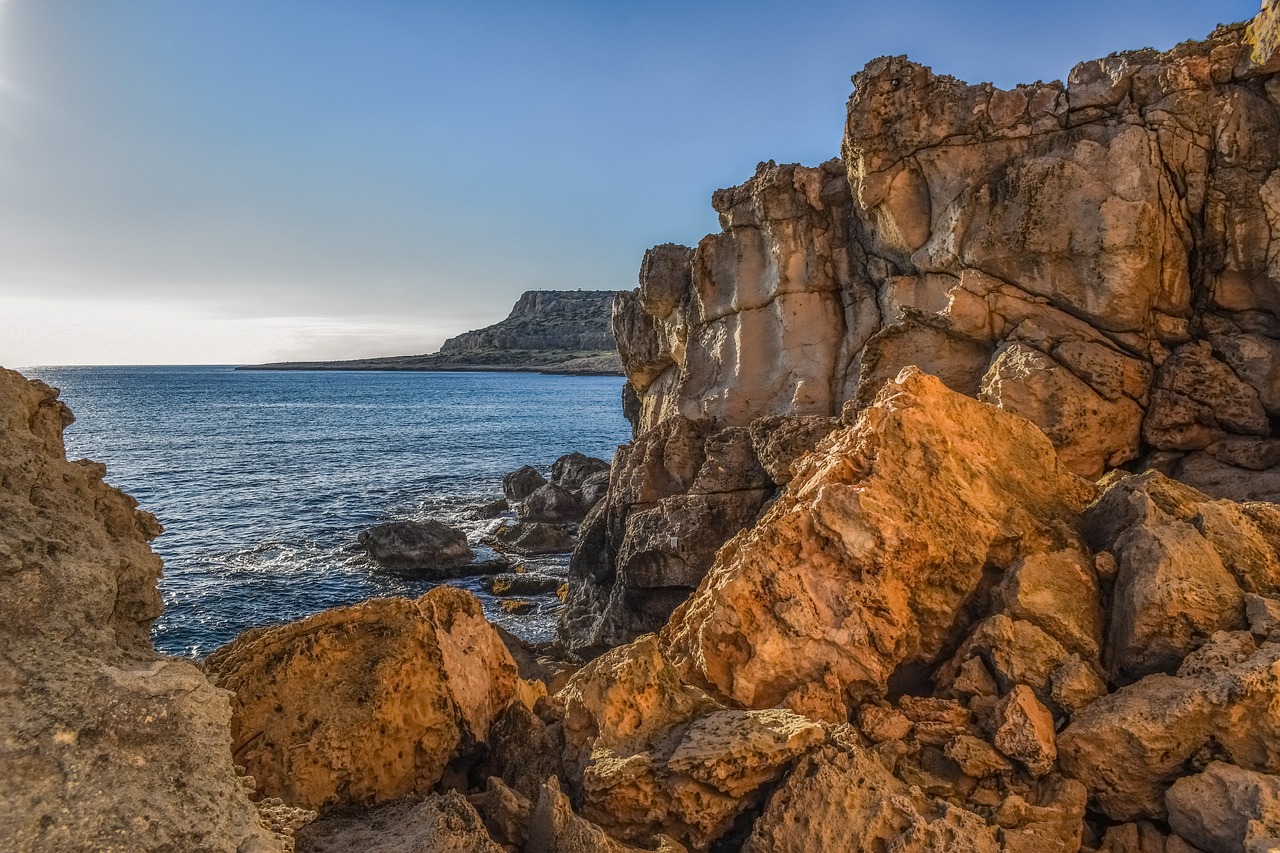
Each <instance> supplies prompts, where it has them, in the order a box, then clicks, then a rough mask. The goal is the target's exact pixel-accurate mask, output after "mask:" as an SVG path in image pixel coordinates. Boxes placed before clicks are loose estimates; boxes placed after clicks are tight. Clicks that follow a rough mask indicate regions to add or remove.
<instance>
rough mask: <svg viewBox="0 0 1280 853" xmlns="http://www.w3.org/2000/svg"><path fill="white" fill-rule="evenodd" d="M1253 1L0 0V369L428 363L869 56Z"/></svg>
mask: <svg viewBox="0 0 1280 853" xmlns="http://www.w3.org/2000/svg"><path fill="white" fill-rule="evenodd" d="M1256 9H1257V3H1256V0H1248V2H1235V0H1230V1H1228V0H1217V1H1216V2H1204V0H1200V1H1199V2H1184V1H1183V0H1164V2H1154V0H1131V1H1130V2H1127V3H1123V4H1115V3H1112V2H1097V1H1096V0H1082V2H1075V3H1070V4H1043V3H1025V4H1018V3H1012V2H994V0H993V1H992V2H971V3H960V2H954V0H952V2H897V3H892V2H881V3H875V4H870V3H867V4H859V3H847V2H845V3H839V2H807V0H800V2H790V3H764V2H754V0H738V2H720V0H715V1H714V2H701V3H699V2H682V3H676V2H667V0H656V2H647V3H604V2H597V3H588V2H573V1H572V0H559V1H558V2H557V0H550V2H543V3H516V2H497V0H472V2H465V3H462V2H458V3H437V2H430V0H422V2H409V0H305V2H303V0H199V2H197V0H0V364H4V365H6V366H22V365H33V364H72V363H238V362H246V361H261V360H269V359H283V358H346V357H356V356H360V355H389V354H400V353H415V352H426V351H431V350H434V349H435V348H436V347H437V346H438V345H439V344H440V342H441V341H442V340H443V339H444V338H445V337H447V336H448V335H451V334H454V333H457V332H459V331H464V330H466V329H469V328H474V327H477V326H481V325H485V324H487V323H489V322H493V321H495V320H497V319H499V318H500V317H502V316H504V315H505V313H506V312H507V310H508V309H509V308H510V306H511V304H512V303H513V302H514V301H515V299H516V297H517V296H518V295H519V294H520V293H521V292H522V291H524V290H528V289H535V288H560V289H572V288H584V289H622V288H629V287H632V286H634V284H635V274H636V270H637V268H638V266H639V261H640V257H641V255H642V254H643V252H644V250H645V249H646V248H647V247H649V246H651V245H653V244H655V243H660V242H667V241H672V242H682V243H687V244H691V245H692V244H696V242H697V241H698V239H700V238H701V237H702V235H703V234H705V233H707V232H709V231H712V230H715V229H716V222H715V217H714V214H713V212H712V211H711V208H710V205H709V198H710V194H711V192H712V191H713V190H715V189H717V188H719V187H723V186H729V185H732V184H736V183H740V182H741V181H742V180H744V179H746V178H747V177H748V176H750V174H751V173H752V172H753V170H754V168H755V164H756V163H757V162H758V161H760V160H766V159H774V160H777V161H778V162H804V163H811V164H812V163H818V162H821V161H822V160H825V159H827V158H829V157H832V156H835V155H836V154H837V153H838V150H839V144H840V135H841V132H842V129H843V113H844V103H845V99H846V98H847V97H848V95H849V92H850V84H849V76H850V75H851V74H852V73H854V72H855V71H857V70H858V69H860V68H861V67H862V66H863V65H864V64H865V63H866V62H867V61H868V60H870V59H872V58H874V57H876V56H879V55H883V54H907V55H909V56H911V57H912V58H913V59H916V60H917V61H920V62H924V63H926V64H928V65H931V66H932V67H933V68H934V70H935V71H938V72H939V73H947V74H953V75H955V76H957V77H961V78H963V79H967V80H970V81H973V82H980V81H991V82H994V83H996V84H997V85H1001V86H1012V85H1013V84H1015V83H1018V82H1029V81H1032V80H1037V79H1044V80H1051V79H1061V78H1064V77H1065V76H1066V74H1067V72H1068V70H1069V69H1070V67H1071V66H1072V65H1073V64H1074V63H1075V62H1077V61H1080V60H1085V59H1091V58H1095V57H1098V56H1103V55H1106V54H1108V53H1110V52H1112V51H1116V50H1123V49H1130V48H1138V47H1145V46H1151V47H1157V48H1167V47H1170V46H1172V45H1173V44H1175V43H1177V42H1179V41H1182V40H1185V39H1189V38H1199V37H1202V36H1204V35H1206V34H1207V33H1208V32H1209V31H1210V30H1211V29H1212V28H1213V26H1214V25H1215V24H1217V23H1218V22H1229V21H1236V20H1243V19H1246V18H1248V17H1250V16H1251V15H1252V14H1253V13H1254V12H1255V11H1256Z"/></svg>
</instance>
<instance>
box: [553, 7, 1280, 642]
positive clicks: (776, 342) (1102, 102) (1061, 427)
mask: <svg viewBox="0 0 1280 853" xmlns="http://www.w3.org/2000/svg"><path fill="white" fill-rule="evenodd" d="M1277 19H1280V15H1277V13H1276V11H1275V8H1274V4H1270V5H1269V6H1267V7H1266V8H1264V11H1263V13H1262V14H1261V15H1259V16H1258V18H1257V19H1255V21H1253V22H1252V23H1251V24H1249V25H1247V26H1246V25H1244V24H1241V25H1235V26H1229V27H1222V28H1219V29H1218V30H1217V31H1215V32H1214V33H1213V34H1212V35H1211V36H1210V37H1209V38H1208V39H1206V40H1205V41H1203V42H1188V43H1186V44H1183V45H1179V46H1178V47H1176V48H1174V49H1173V50H1171V51H1169V52H1167V53H1157V52H1155V51H1151V50H1143V51H1136V52H1131V53H1124V54H1118V55H1114V56H1110V57H1107V58H1105V59H1100V60H1095V61H1091V62H1085V63H1082V64H1080V65H1078V66H1077V67H1076V68H1074V69H1073V70H1072V72H1071V74H1070V75H1069V77H1068V80H1067V82H1066V83H1065V84H1063V83H1059V82H1053V83H1036V84H1033V85H1027V86H1019V87H1016V88H1014V89H1012V90H1009V91H1004V90H1000V89H997V88H995V87H994V86H991V85H989V84H983V85H976V86H975V85H969V84H967V83H964V82H962V81H959V80H956V79H954V78H951V77H945V76H941V75H936V74H934V73H933V72H932V71H931V70H930V69H929V68H926V67H924V66H921V65H919V64H916V63H913V62H911V61H909V60H907V59H906V58H904V57H886V58H881V59H877V60H875V61H873V62H871V63H869V64H868V65H867V66H866V68H864V69H863V70H862V71H861V72H859V73H858V74H856V75H855V76H854V78H853V83H854V92H853V96H852V97H851V98H850V100H849V104H848V122H847V124H846V128H845V135H844V142H843V148H842V159H841V160H834V161H830V162H828V163H824V164H822V165H821V166H818V167H814V168H809V167H804V166H795V165H781V166H780V165H776V164H774V163H771V162H770V163H763V164H761V165H760V167H759V168H758V169H757V172H756V174H755V175H754V176H753V177H752V178H751V179H750V180H748V181H747V182H746V183H745V184H743V185H741V186H739V187H735V188H732V189H728V190H721V191H719V192H717V193H716V194H715V196H714V198H713V200H712V204H713V206H714V207H715V208H716V210H717V211H718V212H719V214H720V223H721V227H722V230H721V232H720V233H718V234H713V235H710V236H708V237H706V238H704V239H703V240H702V242H701V243H700V244H699V245H698V247H697V248H696V249H690V248H687V247H683V246H674V245H664V246H658V247H655V248H654V249H651V250H650V251H649V252H648V253H647V254H646V256H645V258H644V262H643V264H642V267H641V271H640V286H639V288H638V289H637V290H636V291H634V292H633V293H630V294H623V295H621V296H620V297H619V298H618V300H617V301H616V302H615V305H614V330H615V335H616V337H617V340H618V348H619V352H620V353H621V355H622V359H623V363H624V366H625V368H626V372H627V377H628V380H629V387H628V389H627V393H626V395H625V396H626V398H627V399H628V401H629V403H630V405H629V407H628V410H629V413H630V416H631V417H632V421H633V425H634V427H635V431H636V441H635V443H634V444H633V445H632V448H633V450H632V451H631V452H630V454H627V453H625V452H624V454H623V455H622V456H620V458H621V459H623V463H622V464H621V466H619V468H618V469H617V470H615V476H614V485H613V486H612V487H611V489H610V493H609V496H608V497H607V498H606V500H605V501H604V502H602V507H603V509H599V508H598V511H597V513H596V514H595V515H594V516H593V518H589V519H588V521H587V531H588V533H589V535H588V536H584V539H583V544H582V545H581V547H580V549H579V553H578V555H577V556H576V557H575V560H574V570H573V577H574V580H575V584H574V585H573V586H574V587H576V589H574V588H572V587H571V598H570V602H569V607H568V609H567V611H566V618H565V620H564V623H563V631H562V634H563V635H564V636H565V638H566V639H567V640H569V641H570V643H571V644H574V645H575V646H576V647H578V648H579V649H581V650H583V651H589V652H595V651H599V650H600V649H603V648H606V647H608V646H611V645H614V644H616V643H617V642H620V641H622V640H625V639H627V638H629V637H632V636H636V634H637V633H639V632H642V631H647V630H656V629H657V628H658V627H659V626H660V625H661V624H662V623H663V621H664V620H665V619H666V617H667V615H669V613H670V612H671V609H672V607H674V606H675V604H676V603H678V602H679V601H680V600H682V599H683V598H684V597H685V596H686V595H687V590H688V589H689V588H690V585H691V584H696V580H697V578H699V577H700V576H701V575H703V574H705V572H706V570H707V568H708V567H709V566H710V556H712V555H713V554H714V551H715V549H716V548H717V547H719V546H720V545H721V544H722V543H723V542H724V541H726V540H727V538H728V536H730V535H732V533H733V532H734V531H735V530H737V529H741V528H742V527H745V526H747V525H749V524H750V523H751V521H752V520H753V518H754V516H755V515H756V514H757V513H758V512H759V508H760V507H763V506H764V505H765V503H766V501H767V500H768V499H769V496H770V495H771V494H772V490H773V489H776V488H777V487H778V486H780V485H782V484H783V483H785V482H787V480H788V478H789V476H790V470H789V464H790V461H791V460H792V459H794V458H795V456H798V455H799V454H801V453H803V452H804V451H806V450H808V449H811V448H812V447H813V444H814V442H816V441H817V440H818V439H819V438H820V437H821V434H822V433H823V432H824V431H825V430H829V429H830V428H831V426H832V425H834V423H835V419H836V416H838V415H839V414H840V412H841V411H842V409H843V407H844V406H845V405H846V404H850V403H852V404H853V405H854V407H855V409H861V408H863V407H865V406H867V405H868V404H869V403H870V402H871V398H872V396H873V395H874V393H875V391H876V390H877V389H878V388H879V387H880V386H881V385H882V384H883V383H884V382H885V381H886V380H889V379H892V378H893V377H895V376H897V375H898V373H899V371H901V370H902V368H904V367H906V366H909V365H915V366H918V367H920V368H921V369H922V370H924V371H926V372H928V373H931V374H934V375H935V376H938V377H939V378H940V379H942V381H943V382H944V383H945V384H946V385H947V386H949V387H950V388H952V389H954V390H957V391H960V392H962V393H964V394H967V395H970V396H973V397H976V398H977V399H980V400H982V401H984V402H986V403H989V404H991V405H994V406H996V407H999V408H1001V409H1004V410H1006V411H1010V412H1013V413H1015V414H1018V415H1021V416H1022V417H1025V418H1027V419H1028V420H1030V421H1032V422H1033V423H1034V424H1035V425H1036V426H1037V427H1039V428H1040V429H1041V430H1042V431H1043V432H1044V433H1045V435H1047V436H1048V438H1049V440H1050V441H1051V442H1052V444H1053V446H1054V448H1055V449H1056V450H1057V452H1058V454H1059V456H1060V458H1061V459H1062V460H1063V462H1064V463H1065V465H1066V466H1067V468H1068V469H1069V470H1071V471H1072V472H1073V473H1075V474H1078V475H1080V476H1082V477H1086V478H1089V479H1096V478H1098V477H1100V476H1102V475H1103V474H1104V473H1105V472H1107V471H1109V470H1112V469H1114V468H1116V467H1119V466H1126V467H1131V466H1152V467H1156V468H1158V469H1159V470H1161V471H1163V472H1165V473H1166V474H1169V475H1171V476H1174V477H1176V478H1178V479H1180V480H1183V481H1185V482H1188V483H1190V484H1192V485H1195V486H1197V487H1200V488H1202V489H1204V490H1205V491H1207V492H1208V493H1209V494H1211V495H1213V496H1215V497H1226V498H1232V499H1236V500H1257V499H1276V498H1280V439H1278V438H1277V437H1276V436H1275V427H1274V424H1275V423H1276V419H1277V418H1278V417H1280V379H1278V378H1277V377H1280V249H1278V248H1277V247H1280V169H1278V166H1280V142H1278V141H1277V140H1278V139H1280V78H1277V77H1276V76H1275V72H1276V70H1277V69H1276V67H1275V66H1276V60H1275V57H1274V53H1275V44H1276V39H1275V27H1276V20H1277ZM796 418H803V419H809V425H808V426H807V427H806V429H805V430H797V429H795V427H794V422H793V421H790V420H788V419H796ZM679 423H683V424H686V426H673V424H679ZM733 428H746V429H747V432H748V433H749V435H750V436H751V438H752V443H751V449H752V450H753V451H754V452H755V454H756V457H757V461H758V462H759V463H761V465H762V467H764V468H765V470H766V472H767V474H768V476H767V479H766V480H765V481H764V482H763V483H760V482H756V483H752V484H751V485H750V488H751V489H754V490H759V491H760V494H761V495H763V497H762V498H761V499H759V500H755V499H752V500H750V501H748V500H744V499H743V498H742V497H741V493H739V495H738V497H736V498H735V501H734V505H733V509H732V510H730V511H725V512H718V511H717V512H716V513H715V514H716V518H717V519H719V521H720V524H719V527H718V528H717V529H716V530H715V531H714V532H712V533H707V534H705V535H702V536H701V537H699V538H698V542H697V546H696V548H695V547H693V546H692V545H691V544H690V538H691V537H689V536H687V535H685V534H682V533H681V532H680V531H681V527H682V519H684V518H685V517H686V516H687V512H686V509H685V508H683V507H681V506H680V504H681V501H684V500H687V498H688V496H689V495H691V494H694V493H695V490H694V489H693V488H692V483H693V479H694V478H693V475H692V474H690V475H689V476H687V477H684V478H683V479H682V478H681V477H672V478H668V480H667V481H666V482H665V485H664V488H663V489H661V490H660V492H661V493H660V494H659V493H655V494H653V495H651V496H649V497H644V498H641V497H639V496H637V495H636V494H635V493H634V490H632V489H630V488H629V485H628V484H629V483H631V482H633V480H634V476H633V473H634V472H633V470H632V469H636V470H638V468H639V467H643V466H644V465H650V464H652V460H653V459H654V458H655V456H657V457H662V456H664V455H671V456H674V457H681V458H682V457H683V456H684V455H687V454H684V453H683V451H670V450H667V449H666V441H665V439H663V438H662V436H669V435H672V434H674V433H676V432H688V431H690V430H693V431H696V432H697V433H698V434H699V435H705V436H711V435H717V434H719V433H720V432H721V431H725V430H732V429H733ZM775 434H781V435H784V436H788V437H797V438H802V439H803V440H801V441H799V442H798V444H797V447H796V449H795V453H794V455H792V456H789V457H787V461H786V463H785V464H783V465H782V466H778V465H777V464H772V463H771V462H770V457H772V456H775V455H776V454H777V451H778V444H779V441H778V440H777V439H775V438H774V435H775ZM645 446H656V447H657V449H656V450H645V451H642V450H640V448H643V447H645ZM718 446H719V447H725V448H732V449H731V450H725V451H720V450H717V449H715V448H705V447H704V448H701V449H699V452H698V453H695V454H694V456H696V457H697V461H698V464H699V465H705V466H709V467H716V466H717V465H718V464H726V463H727V460H729V459H730V458H732V459H733V460H735V461H734V462H733V463H732V464H733V465H738V464H740V463H741V456H740V452H741V446H740V445H734V444H733V442H729V441H725V442H721V443H720V444H719V445H718ZM724 453H734V454H739V455H736V456H732V457H730V456H726V455H723V454H724ZM645 460H648V461H645ZM629 466H630V467H629ZM669 467H671V466H669ZM674 467H675V468H678V467H679V466H678V465H676V466H674ZM747 467H748V468H749V467H750V466H749V465H748V466H747ZM629 472H631V473H629ZM659 501H661V502H663V503H662V512H663V515H664V517H665V519H666V521H664V523H663V524H662V525H654V524H652V523H648V524H646V523H644V522H642V521H641V520H639V518H638V517H639V516H641V515H643V514H644V513H645V512H651V511H652V510H653V509H654V508H655V507H656V506H657V503H658V502H659ZM624 541H625V542H626V543H627V544H626V548H625V549H624V548H623V543H624ZM651 549H656V550H659V551H662V552H663V553H665V554H667V555H673V554H683V555H685V571H684V572H683V574H682V575H681V577H680V579H679V582H678V583H655V582H654V581H653V580H652V579H651V578H650V579H645V577H644V576H643V572H640V571H638V570H636V569H633V567H632V564H628V562H627V561H626V560H624V559H620V555H621V554H622V553H623V551H624V550H625V551H626V552H627V553H631V554H634V553H643V552H646V551H648V550H651ZM695 551H697V554H698V555H697V556H694V552H695ZM637 565H638V564H637ZM651 574H652V573H651V572H650V575H651Z"/></svg>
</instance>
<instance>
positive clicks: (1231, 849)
mask: <svg viewBox="0 0 1280 853" xmlns="http://www.w3.org/2000/svg"><path fill="white" fill-rule="evenodd" d="M1164 799H1165V805H1166V806H1167V808H1168V812H1169V826H1171V827H1172V828H1173V830H1174V832H1176V833H1178V835H1180V836H1181V837H1182V838H1185V839H1186V840H1187V841H1189V842H1191V843H1192V844H1194V845H1195V846H1196V847H1199V848H1200V849H1201V850H1221V851H1222V853H1246V851H1254V850H1265V849H1273V850H1274V849H1276V848H1277V847H1280V776H1272V775H1268V774H1266V773H1255V772H1253V771H1249V770H1241V769H1240V768H1239V767H1236V766H1235V765H1233V764H1226V763H1224V762H1221V761H1215V762H1213V763H1211V764H1210V765H1209V766H1208V767H1206V768H1205V769H1204V772H1203V773H1200V774H1198V775H1195V776H1184V777H1183V778H1181V779H1179V780H1178V781H1177V782H1175V783H1173V785H1172V786H1171V787H1170V788H1169V791H1168V793H1166V794H1165V798H1164Z"/></svg>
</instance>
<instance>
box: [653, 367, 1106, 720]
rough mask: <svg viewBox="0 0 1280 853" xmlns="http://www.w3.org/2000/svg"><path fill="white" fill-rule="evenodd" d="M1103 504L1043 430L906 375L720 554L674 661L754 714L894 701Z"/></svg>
mask: <svg viewBox="0 0 1280 853" xmlns="http://www.w3.org/2000/svg"><path fill="white" fill-rule="evenodd" d="M1093 496H1094V487H1093V486H1092V484H1090V483H1088V482H1087V481H1085V480H1082V479H1080V478H1078V477H1076V476H1075V475H1073V474H1071V473H1070V472H1069V471H1067V470H1066V468H1065V467H1064V466H1063V465H1062V463H1061V462H1060V461H1059V460H1058V458H1057V457H1056V456H1055V454H1054V452H1053V448H1052V446H1051V445H1050V444H1049V442H1048V440H1047V439H1046V438H1045V437H1044V436H1043V435H1042V434H1041V433H1040V432H1039V431H1038V430H1036V429H1035V427H1034V426H1033V425H1031V424H1030V423H1028V422H1027V421H1025V420H1022V419H1020V418H1013V417H1009V416H1008V415H1006V414H1004V413H1002V412H1000V411H999V410H998V409H995V408H993V407H991V406H986V405H984V404H982V403H979V402H977V401H976V400H972V399H970V398H968V397H964V396H961V395H959V394H955V393H953V392H950V391H948V390H947V389H946V388H945V387H944V386H943V385H942V383H941V382H940V381H939V380H938V379H936V378H934V377H932V376H929V375H927V374H924V373H921V372H920V371H919V370H916V369H914V368H910V369H908V370H905V371H903V373H902V375H901V376H900V377H899V378H898V379H897V380H896V381H895V382H891V383H889V384H887V385H886V386H885V388H884V390H883V391H881V393H880V396H879V397H878V398H877V401H876V402H875V403H874V404H873V405H872V406H870V407H868V408H867V409H866V410H864V411H863V413H862V415H861V416H860V417H859V419H858V421H857V423H856V424H854V425H853V426H850V427H847V428H845V429H842V430H838V431H837V432H835V433H833V434H832V435H831V436H829V437H828V438H827V439H826V441H825V442H824V443H823V444H822V445H821V447H820V451H819V454H815V455H814V456H810V457H808V458H807V460H806V463H805V464H802V465H801V468H800V470H799V471H798V472H797V473H796V474H795V476H793V478H792V480H791V483H790V484H789V486H788V490H787V492H786V493H785V494H784V495H783V496H782V497H781V498H780V499H779V500H778V501H777V502H776V503H774V504H773V506H772V507H771V508H770V509H769V511H768V512H767V513H766V514H765V516H764V518H763V519H761V521H760V523H759V524H758V525H757V526H756V527H755V528H754V529H752V530H750V531H748V532H745V533H743V534H740V535H739V536H738V537H736V538H735V539H734V540H732V541H731V542H730V543H729V544H728V545H727V546H726V547H725V548H724V549H723V550H722V551H721V552H720V556H719V558H718V560H717V562H716V567H715V568H714V569H713V570H712V572H711V573H710V574H709V575H708V576H707V579H706V580H705V581H704V582H703V585H702V586H701V587H700V589H699V592H698V593H697V594H696V595H695V596H694V597H693V598H692V599H690V600H689V602H688V603H687V604H685V605H684V606H683V607H682V608H681V609H680V610H679V611H677V613H676V614H675V616H674V617H673V618H672V620H671V622H670V623H669V624H668V625H667V626H666V628H665V629H664V630H663V634H662V637H663V642H664V648H665V650H666V653H667V655H668V657H669V658H670V660H671V661H672V662H673V663H674V664H675V665H676V666H677V667H678V668H680V669H681V671H682V672H683V673H685V674H686V675H687V677H689V678H690V679H691V680H692V681H694V683H704V684H706V685H707V686H708V687H709V688H711V689H713V690H714V691H715V692H717V693H719V694H721V695H724V696H726V697H728V698H730V699H732V700H733V701H735V702H738V703H741V704H743V705H745V706H747V707H751V708H761V707H771V706H774V705H777V704H788V699H789V697H792V696H797V697H798V696H799V695H800V694H801V692H802V691H804V692H808V693H812V692H813V691H814V690H823V691H828V692H830V693H831V698H832V700H833V701H835V702H836V703H842V702H846V701H852V700H857V699H861V698H865V697H870V696H878V695H883V693H884V692H885V689H886V686H887V684H888V680H889V677H890V676H891V675H892V674H893V672H894V671H895V670H896V669H897V668H898V667H899V666H901V665H902V664H904V663H910V662H920V663H926V662H929V661H932V660H934V659H935V658H936V657H937V656H938V655H939V653H941V652H942V651H943V650H944V649H945V648H947V647H948V646H950V645H954V644H955V643H956V642H958V641H959V637H957V636H955V624H956V622H957V619H958V618H959V617H960V616H961V614H962V611H963V609H964V608H965V607H966V606H967V605H968V604H969V603H970V602H971V600H973V599H974V598H976V597H979V596H981V595H982V593H983V592H984V587H986V586H989V585H990V581H989V577H988V575H989V573H990V572H991V571H992V568H993V567H1008V566H1011V565H1012V564H1013V563H1014V562H1016V561H1017V560H1018V559H1020V558H1022V557H1024V556H1025V555H1027V554H1029V553H1034V552H1036V551H1050V552H1052V551H1058V550H1061V549H1063V548H1078V547H1079V539H1078V536H1077V534H1075V533H1074V532H1073V531H1072V527H1071V524H1072V521H1073V519H1074V518H1076V517H1077V516H1078V515H1079V513H1080V512H1081V511H1082V510H1083V509H1084V508H1085V506H1086V505H1087V504H1088V503H1089V501H1090V500H1091V499H1092V498H1093ZM771 600H777V601H778V602H779V603H778V606H777V607H776V608H774V609H773V610H771V611H770V610H762V609H761V607H760V602H761V601H771ZM746 625H750V628H751V630H750V631H749V632H744V630H743V628H744V626H746Z"/></svg>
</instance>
